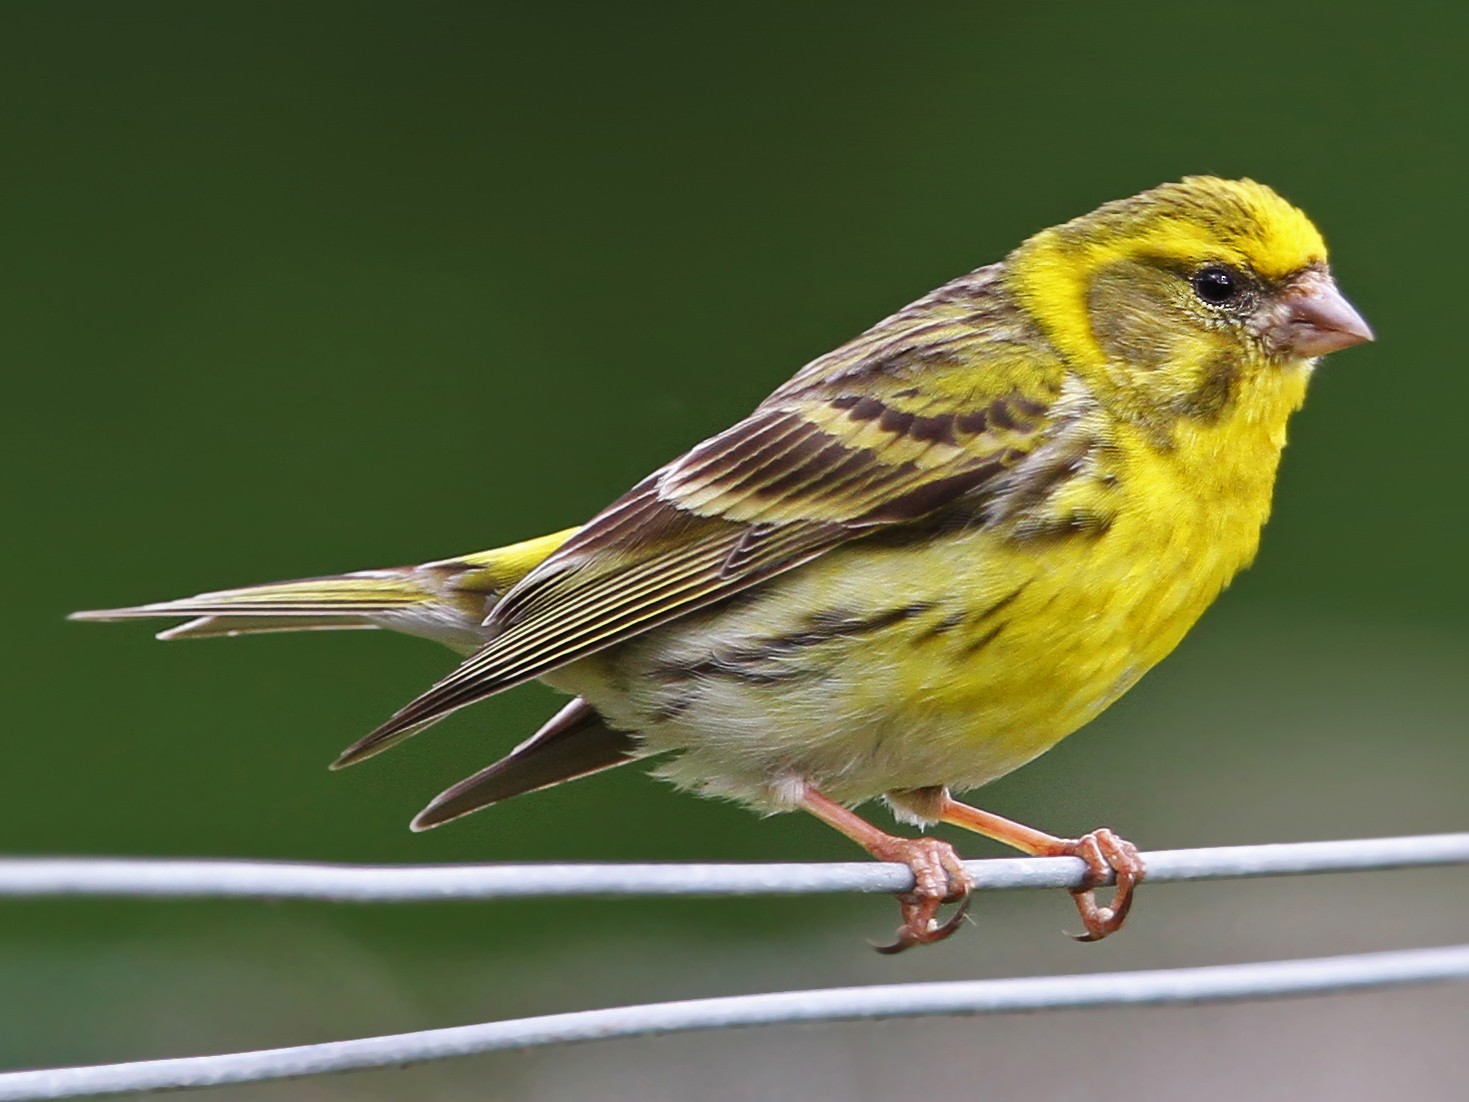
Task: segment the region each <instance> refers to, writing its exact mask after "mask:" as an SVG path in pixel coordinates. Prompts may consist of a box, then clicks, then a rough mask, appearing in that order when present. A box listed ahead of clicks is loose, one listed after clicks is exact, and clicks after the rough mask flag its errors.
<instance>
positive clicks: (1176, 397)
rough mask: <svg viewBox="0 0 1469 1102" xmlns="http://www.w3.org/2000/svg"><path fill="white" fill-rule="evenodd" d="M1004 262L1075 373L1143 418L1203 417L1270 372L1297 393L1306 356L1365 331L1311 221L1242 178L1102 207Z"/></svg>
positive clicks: (1198, 181)
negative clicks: (1338, 283) (1333, 274)
mask: <svg viewBox="0 0 1469 1102" xmlns="http://www.w3.org/2000/svg"><path fill="white" fill-rule="evenodd" d="M1006 269H1007V278H1008V280H1009V283H1010V286H1011V287H1012V290H1013V291H1014V292H1015V294H1016V296H1017V297H1018V298H1019V300H1020V301H1021V302H1022V304H1023V305H1024V306H1025V307H1026V309H1027V310H1028V312H1029V313H1030V314H1031V315H1032V316H1033V317H1034V318H1035V319H1036V321H1037V322H1038V324H1040V326H1041V327H1042V329H1044V330H1045V332H1046V334H1047V336H1048V337H1050V339H1051V340H1052V342H1053V343H1054V344H1055V345H1056V346H1057V348H1058V349H1059V350H1060V351H1061V352H1062V353H1063V355H1065V356H1066V358H1067V360H1068V361H1069V362H1070V363H1071V364H1072V365H1073V367H1074V368H1075V369H1076V370H1077V372H1078V373H1079V374H1081V375H1082V376H1083V377H1084V378H1085V379H1087V381H1088V382H1090V383H1092V384H1093V385H1094V386H1095V387H1096V388H1097V389H1098V390H1099V391H1100V392H1102V393H1103V395H1104V396H1105V397H1110V398H1111V399H1112V403H1113V404H1116V405H1120V406H1122V407H1124V408H1127V409H1130V410H1132V411H1133V412H1135V413H1136V414H1138V415H1139V416H1143V417H1146V416H1150V415H1163V414H1167V415H1169V416H1177V415H1180V414H1182V415H1196V416H1200V417H1205V418H1208V417H1215V416H1218V415H1219V414H1220V413H1221V412H1222V411H1223V410H1224V409H1226V408H1228V407H1229V406H1230V405H1232V404H1233V403H1235V402H1238V401H1241V400H1246V399H1247V398H1248V392H1249V389H1250V387H1251V386H1252V384H1259V385H1260V386H1263V387H1266V388H1269V389H1274V388H1278V387H1279V386H1280V385H1282V377H1289V378H1290V379H1292V380H1293V382H1294V386H1295V388H1296V389H1298V390H1299V391H1300V393H1304V382H1305V377H1306V376H1307V375H1308V374H1309V372H1310V370H1311V368H1312V366H1313V365H1314V363H1315V360H1316V359H1317V358H1318V357H1320V356H1322V355H1325V354H1326V353H1328V352H1335V351H1338V350H1340V349H1343V348H1349V347H1351V346H1352V345H1354V344H1361V343H1363V342H1364V341H1370V340H1371V339H1372V331H1371V330H1370V329H1369V328H1368V327H1367V323H1366V322H1365V321H1363V320H1362V317H1361V316H1360V315H1359V314H1358V313H1357V312H1356V310H1354V309H1353V308H1352V306H1351V305H1350V304H1349V303H1348V302H1347V300H1346V299H1345V298H1344V297H1343V296H1342V294H1341V292H1340V291H1339V290H1338V289H1337V286H1336V283H1335V281H1334V280H1333V279H1332V277H1331V272H1330V269H1329V268H1328V266H1327V256H1326V245H1325V243H1324V242H1323V241H1322V239H1321V234H1320V233H1319V232H1318V231H1317V229H1316V227H1315V226H1314V225H1312V223H1311V221H1310V219H1308V218H1307V217H1306V216H1305V215H1304V214H1303V213H1302V212H1301V211H1299V210H1297V209H1296V208H1295V207H1294V206H1292V205H1291V204H1290V203H1288V202H1286V201H1285V200H1284V199H1282V198H1281V197H1280V196H1279V195H1277V194H1276V193H1275V192H1274V191H1272V190H1271V189H1269V188H1268V187H1265V186H1264V185H1262V184H1257V183H1255V182H1254V181H1252V180H1222V179H1217V178H1214V177H1207V176H1192V177H1188V178H1186V179H1184V180H1182V181H1180V182H1178V183H1172V184H1164V185H1163V186H1161V187H1157V188H1154V189H1152V190H1151V191H1146V192H1143V193H1142V194H1140V195H1135V196H1133V197H1132V198H1130V199H1122V200H1119V201H1117V202H1113V203H1107V204H1106V205H1104V206H1102V207H1100V208H1098V209H1097V210H1095V211H1093V212H1092V213H1090V214H1087V215H1084V216H1083V217H1081V218H1077V219H1075V220H1074V221H1071V222H1067V223H1065V224H1064V225H1061V226H1057V227H1055V228H1053V229H1049V230H1045V231H1043V232H1041V233H1039V234H1037V235H1036V236H1035V237H1032V238H1031V239H1030V240H1028V241H1026V242H1025V243H1024V244H1023V245H1021V246H1020V247H1019V248H1018V249H1017V250H1016V251H1015V252H1014V253H1013V254H1012V255H1011V256H1010V258H1009V259H1008V260H1007V261H1006Z"/></svg>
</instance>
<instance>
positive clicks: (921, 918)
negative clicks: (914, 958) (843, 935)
mask: <svg viewBox="0 0 1469 1102" xmlns="http://www.w3.org/2000/svg"><path fill="white" fill-rule="evenodd" d="M942 902H943V900H939V899H923V898H919V897H917V896H916V895H914V893H912V892H909V893H906V894H904V895H900V896H898V905H899V906H900V907H901V908H902V911H903V924H902V925H901V926H899V927H898V932H897V935H896V936H895V937H894V939H893V940H892V941H891V942H890V943H888V944H886V945H879V944H878V943H877V942H875V941H872V942H868V944H869V945H871V946H872V947H873V948H874V949H876V950H877V951H878V952H879V953H883V954H885V955H888V956H891V955H892V954H893V953H901V952H902V951H903V950H904V949H909V948H912V947H913V946H914V945H932V944H933V943H934V942H936V941H943V940H944V938H946V937H948V936H949V935H950V934H952V933H953V932H954V931H955V930H957V929H958V928H959V926H960V924H961V923H963V921H964V919H965V917H966V916H967V915H968V914H969V903H970V897H969V896H967V895H966V896H965V897H964V898H963V899H962V900H960V901H959V906H958V907H957V908H955V910H954V913H953V914H952V915H950V916H949V917H948V919H947V920H945V921H944V922H939V921H938V920H937V918H936V917H935V915H936V913H937V911H938V908H939V905H940V904H941V903H942Z"/></svg>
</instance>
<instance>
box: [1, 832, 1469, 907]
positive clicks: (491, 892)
mask: <svg viewBox="0 0 1469 1102" xmlns="http://www.w3.org/2000/svg"><path fill="white" fill-rule="evenodd" d="M1143 857H1144V860H1145V861H1146V862H1147V867H1148V883H1150V884H1158V883H1167V882H1170V881H1185V880H1222V879H1232V878H1242V877H1256V876H1292V875H1299V874H1302V873H1324V872H1365V871H1370V870H1380V869H1397V868H1416V867H1427V866H1438V865H1459V864H1469V833H1465V834H1428V835H1420V836H1418V837H1411V838H1372V839H1361V840H1351V841H1337V842H1297V843H1282V844H1274V845H1263V846H1218V847H1213V848H1209V849H1178V850H1160V851H1158V852H1155V853H1147V854H1144V855H1143ZM967 865H968V868H969V870H970V872H972V873H973V874H974V878H975V882H976V884H977V885H978V886H979V887H980V888H983V889H986V890H994V889H1000V888H1071V887H1077V886H1079V885H1080V884H1081V878H1082V874H1083V871H1084V868H1085V866H1084V865H1083V864H1082V862H1081V861H1080V860H1079V859H1077V858H1074V857H1025V858H1004V859H997V860H991V861H970V862H968V863H967ZM912 886H913V876H912V873H911V872H909V870H908V869H907V868H905V867H904V866H902V865H896V864H885V863H879V862H875V861H862V862H855V863H833V864H782V865H756V864H722V865H711V864H697V865H673V864H668V865H614V864H586V865H543V864H508V865H399V866H381V865H319V864H296V863H291V862H272V861H188V860H171V859H163V860H156V859H126V858H124V859H92V858H12V859H8V860H0V897H5V896H10V897H32V898H34V897H43V896H103V897H125V898H140V899H146V898H152V899H199V898H218V897H227V898H245V899H302V900H318V901H325V902H335V903H408V902H430V901H436V900H440V901H442V900H466V899H524V898H531V897H566V896H604V897H606V896H672V895H683V896H735V895H805V894H815V893H821V892H897V891H906V890H908V889H909V888H911V887H912Z"/></svg>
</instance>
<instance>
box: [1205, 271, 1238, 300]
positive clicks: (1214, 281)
mask: <svg viewBox="0 0 1469 1102" xmlns="http://www.w3.org/2000/svg"><path fill="white" fill-rule="evenodd" d="M1239 293H1240V278H1239V276H1237V275H1235V274H1234V273H1233V272H1231V271H1230V270H1229V269H1228V268H1205V269H1204V270H1203V271H1201V272H1199V273H1198V274H1197V275H1195V276H1194V294H1196V295H1198V296H1199V298H1201V299H1203V300H1204V301H1205V302H1207V303H1208V304H1209V305H1210V306H1225V305H1228V304H1229V303H1231V302H1233V301H1234V300H1235V299H1236V298H1238V297H1239Z"/></svg>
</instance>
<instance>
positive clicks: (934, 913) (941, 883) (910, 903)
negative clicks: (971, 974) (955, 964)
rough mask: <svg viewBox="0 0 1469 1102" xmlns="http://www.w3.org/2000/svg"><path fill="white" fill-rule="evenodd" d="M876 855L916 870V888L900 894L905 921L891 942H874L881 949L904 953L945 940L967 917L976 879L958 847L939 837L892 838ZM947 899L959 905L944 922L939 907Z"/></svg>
mask: <svg viewBox="0 0 1469 1102" xmlns="http://www.w3.org/2000/svg"><path fill="white" fill-rule="evenodd" d="M874 855H875V856H877V857H879V858H881V859H882V860H884V861H901V862H903V864H905V865H907V866H908V867H909V868H910V869H912V870H913V890H912V891H908V892H904V893H903V894H901V895H900V896H898V905H899V907H900V908H901V909H902V913H903V924H902V925H901V926H899V927H898V933H897V936H896V938H895V939H894V940H893V942H892V943H891V944H888V945H873V948H874V949H876V950H877V951H878V952H879V953H889V954H891V953H901V952H902V951H903V950H904V949H907V948H910V947H912V946H914V945H932V944H933V943H934V942H936V941H943V940H944V938H946V937H948V936H949V935H950V934H952V933H953V932H954V931H955V930H957V929H958V928H959V926H960V924H961V923H962V922H963V921H964V916H965V915H966V914H967V913H968V911H969V892H970V890H971V889H972V888H973V887H974V880H973V878H972V877H971V876H970V875H969V872H968V870H967V869H965V868H964V863H963V861H961V860H960V859H959V855H958V854H957V853H955V852H954V847H953V846H951V845H949V843H947V842H941V841H939V840H938V839H937V838H891V839H890V842H889V843H888V844H885V845H883V846H882V847H881V852H876V851H875V852H874ZM945 903H958V904H959V907H958V909H956V910H955V911H954V913H953V914H952V915H950V916H949V918H948V919H946V920H945V921H943V922H940V921H939V920H938V911H939V908H940V907H941V906H943V905H944V904H945Z"/></svg>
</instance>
